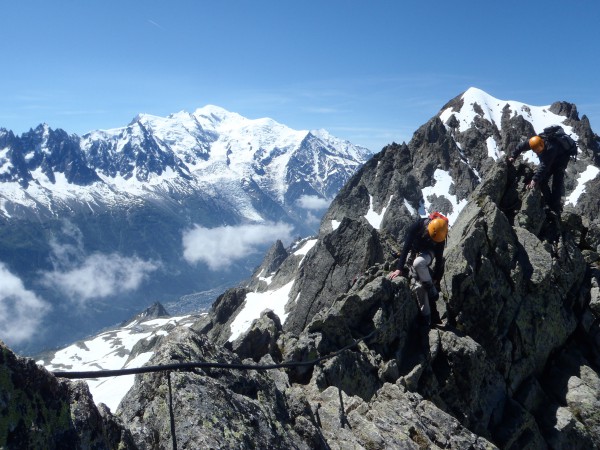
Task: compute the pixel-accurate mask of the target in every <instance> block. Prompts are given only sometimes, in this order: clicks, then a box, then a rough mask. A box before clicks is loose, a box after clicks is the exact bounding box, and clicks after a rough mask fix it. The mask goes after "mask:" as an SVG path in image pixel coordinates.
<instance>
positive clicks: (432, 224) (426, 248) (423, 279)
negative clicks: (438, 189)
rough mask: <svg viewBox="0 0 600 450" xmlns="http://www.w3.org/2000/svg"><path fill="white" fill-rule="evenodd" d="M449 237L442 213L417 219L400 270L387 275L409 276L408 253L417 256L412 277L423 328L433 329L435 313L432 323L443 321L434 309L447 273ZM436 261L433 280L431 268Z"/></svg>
mask: <svg viewBox="0 0 600 450" xmlns="http://www.w3.org/2000/svg"><path fill="white" fill-rule="evenodd" d="M447 235H448V218H446V217H444V216H443V215H442V214H440V213H439V212H433V213H431V214H430V215H429V217H421V218H419V219H417V220H416V221H415V222H414V223H413V224H412V225H411V227H410V228H409V229H408V232H407V235H406V240H405V241H404V247H403V248H402V253H400V258H399V259H398V264H397V267H398V269H397V270H395V271H394V272H391V273H390V274H389V275H388V278H389V279H390V280H393V279H394V278H396V277H397V276H398V275H403V276H406V277H407V276H408V273H409V270H408V269H406V268H405V267H404V264H405V263H406V260H407V257H408V254H409V252H412V253H413V254H415V255H416V258H415V259H414V261H413V263H412V267H411V269H412V274H413V275H414V277H415V279H416V280H417V301H418V303H419V310H420V313H421V314H420V322H421V325H423V326H426V327H430V326H431V323H432V320H431V317H432V313H433V323H439V322H440V318H439V314H438V313H437V308H436V307H435V301H436V300H437V299H438V297H439V292H438V291H439V282H440V280H441V278H442V275H443V272H444V257H443V254H444V245H445V241H446V236H447ZM434 259H435V267H434V270H433V278H432V276H431V273H430V270H429V266H430V265H431V263H432V262H433V260H434Z"/></svg>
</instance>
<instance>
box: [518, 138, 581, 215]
mask: <svg viewBox="0 0 600 450" xmlns="http://www.w3.org/2000/svg"><path fill="white" fill-rule="evenodd" d="M527 150H533V151H534V153H535V154H536V155H537V156H538V158H539V159H540V163H539V165H538V167H537V169H536V171H535V174H534V175H533V179H532V180H531V181H530V182H529V184H528V185H527V186H526V187H527V189H534V188H536V187H537V186H539V187H540V190H541V191H542V195H543V196H544V199H545V200H546V203H547V204H548V206H549V207H550V209H551V210H552V211H554V212H555V213H557V214H559V215H560V213H561V212H562V196H563V193H564V190H565V171H566V169H567V165H568V164H569V159H570V157H569V155H568V154H566V153H564V152H563V151H562V148H561V146H560V144H559V143H557V142H556V141H554V140H551V139H546V140H544V139H543V138H542V137H541V136H533V137H532V138H531V139H529V140H527V141H523V142H521V143H519V144H518V145H517V146H516V147H515V149H514V150H513V152H512V154H511V155H510V157H509V158H508V162H509V163H511V164H512V163H513V162H514V161H515V159H517V158H518V156H519V155H520V154H521V153H523V152H525V151H527ZM550 177H552V190H551V189H550V187H549V186H548V182H549V181H550Z"/></svg>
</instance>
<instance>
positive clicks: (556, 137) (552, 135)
mask: <svg viewBox="0 0 600 450" xmlns="http://www.w3.org/2000/svg"><path fill="white" fill-rule="evenodd" d="M540 137H541V138H542V139H544V140H546V139H548V140H549V141H552V142H554V143H556V144H557V145H558V148H559V149H561V150H562V153H563V154H567V155H569V157H571V158H573V159H574V160H576V159H577V142H576V141H575V140H574V139H573V138H572V137H571V136H569V135H568V134H567V133H565V130H563V128H562V127H561V126H560V125H553V126H551V127H547V128H544V131H543V132H542V133H540Z"/></svg>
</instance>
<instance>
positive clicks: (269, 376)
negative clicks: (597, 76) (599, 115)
mask: <svg viewBox="0 0 600 450" xmlns="http://www.w3.org/2000/svg"><path fill="white" fill-rule="evenodd" d="M467 101H471V104H470V105H471V107H472V110H473V111H474V112H475V115H474V116H473V117H474V118H473V119H472V123H471V126H467V127H465V126H464V116H460V115H459V114H458V113H459V112H460V111H463V109H464V108H465V105H466V103H467ZM488 109H489V105H485V104H480V103H477V102H474V101H472V100H468V99H467V97H465V96H459V97H457V98H456V99H454V100H452V101H451V102H450V103H448V104H447V105H446V106H445V107H444V108H443V110H442V111H443V113H441V114H440V115H439V116H436V117H435V118H433V119H432V120H431V121H429V122H428V123H427V124H425V125H424V126H423V127H421V128H420V129H419V130H417V132H416V133H415V136H414V138H413V139H412V140H411V142H410V143H408V144H401V145H398V144H392V145H390V146H388V147H386V148H384V149H383V150H382V151H381V152H380V153H379V154H377V155H375V156H374V157H373V159H372V160H370V161H369V162H367V163H366V164H365V165H364V166H363V168H362V169H361V170H360V171H359V172H358V173H357V174H356V175H355V176H354V177H353V178H351V179H350V181H349V182H348V183H347V184H346V185H345V187H344V188H343V189H342V190H341V191H340V194H339V195H338V197H336V199H335V200H334V201H333V203H332V204H331V207H330V209H329V211H328V212H327V213H326V215H325V217H324V218H323V221H322V223H321V227H320V232H319V235H318V236H317V237H315V238H312V239H309V240H306V241H304V242H302V243H301V244H299V245H298V246H297V247H294V248H289V249H285V248H283V246H282V245H281V244H280V243H277V244H275V245H274V246H273V248H272V250H271V251H270V252H269V254H268V257H267V258H266V259H265V262H264V263H263V265H261V267H260V268H259V269H258V270H257V271H256V272H255V275H256V276H255V278H253V280H252V281H251V282H249V283H248V284H247V286H245V287H239V288H236V289H231V290H229V291H227V292H225V293H224V294H223V295H221V296H220V297H219V298H218V299H217V301H216V302H215V304H214V305H213V307H212V308H211V310H210V312H209V313H208V314H207V315H206V316H205V317H203V318H201V319H200V320H199V321H198V322H196V323H195V324H194V325H193V326H191V327H189V328H188V327H177V328H175V329H174V330H172V331H171V333H170V334H169V335H168V336H166V337H165V338H164V339H162V340H161V343H160V346H159V347H158V348H157V349H156V351H155V354H154V356H153V357H152V359H151V360H150V361H149V363H148V364H150V365H157V366H160V365H166V364H169V365H172V364H178V363H190V362H203V363H213V364H216V365H217V367H213V368H209V367H206V366H204V367H197V368H190V367H189V366H181V367H174V366H169V367H170V369H169V370H170V372H168V371H159V372H156V373H148V374H144V375H138V376H137V377H136V381H135V384H134V387H133V388H132V389H131V390H130V391H129V393H128V394H127V395H126V396H125V398H124V399H123V401H122V403H121V405H120V407H119V409H118V411H117V416H118V417H119V418H120V419H121V420H122V421H123V423H125V424H127V427H128V429H129V430H130V432H131V434H132V437H133V440H134V441H135V445H137V446H138V447H140V448H170V447H171V446H172V445H173V441H174V440H175V441H176V443H177V445H178V447H180V448H234V449H246V448H269V449H290V448H292V449H347V448H354V449H398V448H407V449H425V448H427V449H429V448H433V449H442V448H444V449H448V448H450V449H465V448H470V449H492V448H502V449H514V450H517V449H523V448H527V449H538V448H539V449H545V448H553V449H554V448H557V449H558V448H569V449H571V448H576V449H598V448H600V401H599V400H598V399H600V251H599V250H600V247H599V244H600V228H599V227H598V223H597V222H596V221H597V216H596V215H594V214H595V212H597V209H594V208H595V207H596V206H595V204H594V199H592V198H591V197H590V195H589V192H594V189H597V184H596V183H597V180H591V181H590V182H589V183H588V184H587V185H586V191H585V192H584V193H583V194H581V198H582V201H583V205H584V207H581V206H580V204H579V203H578V204H577V205H575V206H569V207H566V208H565V212H564V213H563V214H562V216H561V217H557V216H556V215H554V214H553V213H551V212H549V210H548V208H547V206H546V204H545V202H544V198H543V197H542V196H541V195H540V194H539V192H538V191H535V190H534V191H531V190H527V189H525V184H526V183H527V181H528V180H529V179H531V176H532V174H533V170H534V167H532V165H531V164H530V163H529V162H527V161H523V160H519V161H518V162H517V163H515V165H507V163H506V162H505V161H504V160H503V159H502V158H498V159H494V158H493V157H492V156H491V148H492V147H494V146H493V145H492V142H495V143H501V144H502V145H501V146H500V147H501V148H502V149H504V150H502V151H504V152H506V151H507V149H509V148H510V147H511V146H512V145H514V144H516V143H517V142H518V141H520V140H521V139H523V138H524V136H527V135H528V134H531V133H532V132H533V131H534V127H533V126H532V124H531V123H530V122H528V121H527V120H526V119H525V116H526V111H525V112H524V113H523V114H524V115H525V116H524V115H518V114H514V111H513V110H512V109H511V106H510V105H508V104H507V106H506V107H501V108H500V110H499V111H500V114H499V115H495V116H494V117H495V120H489V119H488V117H490V114H488V112H489V111H488ZM550 110H551V111H552V113H553V114H557V113H558V114H562V115H563V117H564V118H565V121H566V122H565V123H568V124H570V126H571V127H572V128H573V129H575V130H577V132H578V135H579V137H580V139H579V144H580V149H581V150H582V155H581V157H580V159H579V160H578V162H577V163H574V164H572V165H570V167H569V170H570V171H571V172H570V173H569V175H568V180H567V183H572V184H571V185H569V186H568V188H567V191H568V193H571V192H573V190H574V189H575V186H576V185H577V183H578V181H577V180H578V179H579V178H578V177H579V175H578V174H581V173H583V172H584V171H585V170H587V169H585V167H588V168H589V167H595V166H593V163H594V161H596V157H597V156H598V152H599V147H598V139H597V136H596V135H595V134H594V133H593V132H592V131H591V129H589V123H586V120H585V117H584V118H582V119H581V120H579V115H578V113H577V109H576V108H575V107H574V105H570V104H566V103H556V104H553V105H552V106H551V107H550ZM498 145H499V144H498ZM496 150H497V149H496ZM578 164H579V166H578ZM586 165H587V166H586ZM442 176H450V177H451V179H452V180H453V182H452V183H451V185H450V187H449V189H447V191H444V192H443V193H442V192H441V189H439V185H438V189H430V188H431V186H432V184H433V187H435V186H436V183H440V184H441V183H442V180H443V178H442ZM426 194H427V195H426ZM431 208H434V209H440V210H442V212H445V213H447V214H448V215H451V216H452V222H451V224H452V228H451V230H450V234H449V239H448V242H447V246H446V249H445V273H444V277H443V279H442V281H441V296H440V298H439V300H438V301H437V305H436V306H437V309H438V310H439V311H440V312H441V313H442V317H443V320H444V325H443V326H438V327H436V328H433V329H424V328H423V327H422V326H419V325H418V315H419V312H418V308H417V304H416V294H415V292H414V283H413V282H412V280H409V279H405V278H396V279H394V280H393V281H392V280H389V279H388V277H387V275H388V274H389V272H390V271H391V270H392V267H393V265H394V263H395V258H396V254H397V252H398V251H399V250H400V245H399V242H401V240H402V238H403V236H404V233H405V231H406V229H407V227H408V226H409V225H410V224H411V223H412V221H413V220H414V219H415V217H416V215H418V214H420V213H421V214H422V213H424V212H425V209H431ZM286 287H289V289H287V290H286V289H284V288H286ZM250 293H252V299H253V301H254V302H255V303H256V299H257V298H261V297H260V294H261V293H262V294H267V293H269V294H271V297H269V296H266V295H265V296H264V297H262V298H263V299H269V300H268V301H269V302H271V303H267V300H265V303H264V304H262V305H261V307H262V308H263V310H262V312H261V313H260V314H257V315H256V316H255V317H256V319H255V320H254V321H253V322H252V323H251V325H250V326H249V327H248V328H247V330H246V331H245V332H243V333H242V334H233V332H232V329H233V328H234V327H233V324H234V322H235V321H236V319H237V318H238V317H240V316H244V314H242V313H245V312H247V308H249V304H250V301H249V297H250V296H249V294H250ZM273 293H281V295H282V296H283V297H284V298H283V301H284V302H286V304H285V313H284V314H275V313H274V310H275V306H274V303H276V302H278V301H281V299H280V298H275V297H276V296H273Z"/></svg>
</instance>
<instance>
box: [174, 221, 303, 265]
mask: <svg viewBox="0 0 600 450" xmlns="http://www.w3.org/2000/svg"><path fill="white" fill-rule="evenodd" d="M292 230H293V227H292V226H291V225H288V224H286V223H271V224H248V225H239V226H229V225H226V226H222V227H217V228H204V227H201V226H199V225H196V226H195V227H194V228H193V229H191V230H188V231H186V232H184V233H183V237H182V243H183V257H184V258H185V259H186V261H188V262H189V263H197V262H199V261H201V262H204V263H206V264H207V265H208V267H209V268H210V269H211V270H219V269H223V268H225V267H227V266H228V265H229V264H230V263H231V262H232V261H237V260H240V259H243V258H245V257H247V256H248V255H250V254H252V253H256V252H257V251H258V246H260V245H264V244H269V243H273V242H275V241H276V240H277V239H280V240H282V241H284V242H291V240H292Z"/></svg>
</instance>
